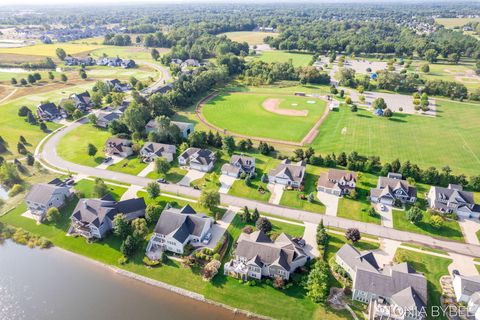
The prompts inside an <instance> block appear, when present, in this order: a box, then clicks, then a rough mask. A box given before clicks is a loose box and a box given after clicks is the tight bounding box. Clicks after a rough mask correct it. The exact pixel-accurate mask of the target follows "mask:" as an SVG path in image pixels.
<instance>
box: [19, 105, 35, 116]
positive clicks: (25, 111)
mask: <svg viewBox="0 0 480 320" xmlns="http://www.w3.org/2000/svg"><path fill="white" fill-rule="evenodd" d="M31 112H32V111H31V110H30V109H29V108H28V107H26V106H22V107H20V109H18V115H19V116H20V117H26V116H27V114H29V113H31Z"/></svg>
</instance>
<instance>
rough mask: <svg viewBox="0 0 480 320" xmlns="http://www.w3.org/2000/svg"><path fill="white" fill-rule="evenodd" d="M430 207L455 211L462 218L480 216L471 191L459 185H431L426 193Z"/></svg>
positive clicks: (479, 209)
mask: <svg viewBox="0 0 480 320" xmlns="http://www.w3.org/2000/svg"><path fill="white" fill-rule="evenodd" d="M427 200H428V204H429V205H430V208H432V209H434V210H436V211H440V212H448V213H455V214H456V215H458V216H460V217H464V218H476V219H478V218H480V205H478V204H475V202H474V198H473V193H472V192H468V191H464V190H463V187H462V186H460V185H455V184H449V185H448V188H443V187H435V186H433V187H431V188H430V191H429V192H428V194H427Z"/></svg>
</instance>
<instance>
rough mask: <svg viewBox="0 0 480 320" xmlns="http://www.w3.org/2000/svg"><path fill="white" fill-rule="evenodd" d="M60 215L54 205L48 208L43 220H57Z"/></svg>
mask: <svg viewBox="0 0 480 320" xmlns="http://www.w3.org/2000/svg"><path fill="white" fill-rule="evenodd" d="M61 217H62V216H61V215H60V211H58V209H57V208H55V207H52V208H49V209H48V210H47V213H46V214H45V220H47V221H48V222H58V221H60V218H61Z"/></svg>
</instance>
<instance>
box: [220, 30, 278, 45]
mask: <svg viewBox="0 0 480 320" xmlns="http://www.w3.org/2000/svg"><path fill="white" fill-rule="evenodd" d="M220 35H225V36H227V38H229V39H230V40H232V41H236V42H246V43H248V44H249V45H251V46H253V45H256V44H262V43H264V41H263V39H265V37H268V36H270V37H276V36H278V33H273V32H260V31H237V32H226V33H222V34H220Z"/></svg>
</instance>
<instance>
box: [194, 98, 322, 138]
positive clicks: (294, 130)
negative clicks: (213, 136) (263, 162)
mask: <svg viewBox="0 0 480 320" xmlns="http://www.w3.org/2000/svg"><path fill="white" fill-rule="evenodd" d="M279 93H281V91H279ZM267 99H278V100H275V101H277V102H278V103H275V102H273V104H274V105H275V107H273V108H275V110H280V111H278V112H288V110H291V111H293V112H303V111H306V112H305V113H304V115H300V116H297V115H295V116H294V115H284V114H279V113H277V112H273V111H267V110H266V109H265V107H264V106H263V105H264V104H265V105H266V104H267V103H268V102H269V101H272V100H267ZM308 101H315V103H313V104H309V103H307V102H308ZM266 102H267V103H266ZM270 104H272V103H271V102H270ZM325 107H326V102H325V101H323V100H321V99H313V98H306V97H295V96H290V95H281V94H274V93H272V94H257V93H253V94H243V93H224V94H220V95H219V96H217V97H215V98H214V99H212V100H210V101H209V102H208V103H206V104H205V106H204V107H203V109H202V113H203V116H204V117H205V118H206V119H207V121H209V122H210V123H211V124H213V125H215V126H217V127H218V128H223V129H226V130H227V132H228V131H230V132H234V133H239V134H245V135H249V136H255V137H262V138H272V139H279V140H287V141H301V140H302V138H303V137H304V136H305V135H306V134H307V133H308V132H309V131H310V129H311V128H312V127H313V125H314V124H315V122H316V121H317V120H318V119H319V118H320V117H321V115H322V114H323V112H324V111H325ZM270 110H271V109H270ZM305 114H306V115H305Z"/></svg>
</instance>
